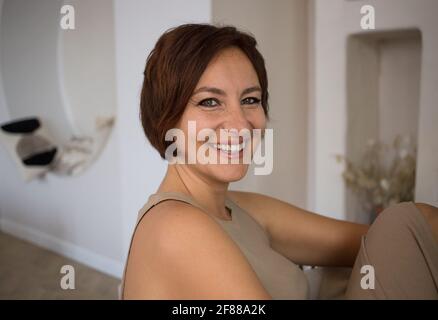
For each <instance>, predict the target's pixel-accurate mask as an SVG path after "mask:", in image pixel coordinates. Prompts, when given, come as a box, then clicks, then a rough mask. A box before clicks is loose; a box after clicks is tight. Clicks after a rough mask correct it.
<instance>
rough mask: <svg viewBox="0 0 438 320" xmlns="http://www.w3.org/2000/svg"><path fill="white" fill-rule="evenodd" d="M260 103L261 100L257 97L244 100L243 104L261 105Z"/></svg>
mask: <svg viewBox="0 0 438 320" xmlns="http://www.w3.org/2000/svg"><path fill="white" fill-rule="evenodd" d="M259 103H260V99H258V98H255V97H248V98H245V99H243V100H242V104H250V105H251V104H252V105H254V104H259Z"/></svg>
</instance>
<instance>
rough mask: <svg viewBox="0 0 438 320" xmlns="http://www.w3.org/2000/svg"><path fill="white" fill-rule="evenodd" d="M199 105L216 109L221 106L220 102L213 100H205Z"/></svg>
mask: <svg viewBox="0 0 438 320" xmlns="http://www.w3.org/2000/svg"><path fill="white" fill-rule="evenodd" d="M198 105H200V106H203V107H216V106H218V105H219V101H217V100H216V99H213V98H208V99H204V100H202V101H201V102H199V103H198Z"/></svg>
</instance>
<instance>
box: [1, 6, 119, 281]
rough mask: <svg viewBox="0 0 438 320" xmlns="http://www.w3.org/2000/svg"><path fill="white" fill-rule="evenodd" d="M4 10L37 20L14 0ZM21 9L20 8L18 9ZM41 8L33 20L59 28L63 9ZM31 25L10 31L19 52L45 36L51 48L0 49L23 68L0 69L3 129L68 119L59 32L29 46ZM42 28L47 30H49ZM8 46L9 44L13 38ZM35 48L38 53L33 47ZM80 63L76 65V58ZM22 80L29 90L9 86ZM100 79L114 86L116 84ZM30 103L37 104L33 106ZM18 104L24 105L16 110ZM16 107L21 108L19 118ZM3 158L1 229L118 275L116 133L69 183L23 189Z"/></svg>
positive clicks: (58, 181) (54, 181)
mask: <svg viewBox="0 0 438 320" xmlns="http://www.w3.org/2000/svg"><path fill="white" fill-rule="evenodd" d="M2 2H3V1H2ZM9 4H12V5H14V6H15V8H14V10H23V13H22V14H23V16H24V18H28V14H32V13H35V12H28V11H26V10H25V9H26V8H27V5H29V3H28V2H15V1H14V2H10V3H9ZM20 4H22V5H24V6H25V7H20V6H19V5H20ZM33 4H36V3H33ZM38 4H41V5H42V8H43V9H47V8H49V10H48V11H44V10H43V11H41V12H39V11H38V13H37V14H36V16H34V17H33V18H32V19H45V18H47V21H48V22H52V23H53V25H54V26H57V25H58V24H57V19H58V15H59V8H60V5H61V2H50V1H49V2H48V1H43V2H40V3H38ZM38 4H36V7H38ZM43 4H44V5H43ZM38 10H40V9H38ZM45 14H49V17H47V16H44V15H45ZM79 14H80V12H79ZM4 17H5V16H3V17H2V18H4ZM24 18H23V19H24ZM32 19H30V20H26V19H24V20H25V22H26V23H23V24H14V25H12V26H11V27H12V28H13V30H12V35H13V34H14V32H15V35H16V37H17V39H15V40H20V41H21V42H19V41H16V43H17V44H18V43H21V44H22V45H26V44H29V41H27V40H31V41H38V37H46V38H45V39H46V41H48V45H47V47H45V46H44V45H43V46H41V48H42V49H44V50H46V51H47V52H41V55H42V56H41V57H40V56H32V55H30V54H29V51H31V50H27V51H26V49H25V48H17V47H15V49H16V50H17V51H16V52H11V50H12V49H14V48H11V47H8V48H7V50H6V47H5V46H4V45H5V43H4V42H2V47H1V52H2V53H5V50H6V52H8V55H9V58H10V59H13V58H14V55H15V57H17V59H18V60H19V61H22V62H23V61H24V64H23V65H21V68H22V69H20V70H17V69H15V70H6V71H5V69H4V68H5V64H4V63H3V64H2V79H3V81H2V82H3V84H5V83H8V85H9V86H8V88H7V89H8V91H7V92H6V93H7V95H6V98H7V99H6V100H5V99H4V97H5V96H4V94H3V91H1V92H2V95H1V99H0V122H5V121H9V120H11V119H12V118H15V117H17V116H20V115H35V114H36V115H40V114H41V115H42V117H43V118H44V116H45V115H46V116H51V115H53V113H52V111H50V110H49V109H48V108H57V109H54V111H53V112H54V113H56V112H58V113H61V116H59V117H58V116H55V117H54V119H58V120H59V119H62V118H63V116H62V113H63V112H65V110H64V109H63V106H62V102H61V101H62V100H61V99H60V98H59V97H60V91H59V86H60V85H61V84H62V79H61V78H59V75H60V74H59V73H58V72H57V61H58V60H57V59H58V56H57V45H58V42H57V39H58V38H57V32H58V31H59V30H56V29H55V30H53V32H52V33H53V36H51V37H47V35H46V34H44V35H40V34H31V36H32V37H34V39H26V36H27V35H28V31H29V30H31V29H32V25H33V23H35V24H37V25H42V23H41V21H39V20H32ZM44 21H45V20H44ZM8 26H9V25H8ZM46 27H47V28H49V29H50V25H49V26H46ZM21 28H23V29H21ZM55 28H56V27H55ZM1 31H4V30H1ZM3 35H4V34H3ZM6 35H10V34H8V33H7V34H6ZM3 40H4V38H3ZM9 40H11V41H12V42H13V40H14V39H9ZM35 45H37V46H38V43H36V44H35ZM34 53H35V52H34ZM26 54H27V55H26ZM45 54H47V56H45ZM77 54H78V55H81V54H82V55H84V59H86V55H87V52H86V51H83V52H77ZM78 58H79V59H80V56H78ZM8 61H11V60H8ZM112 63H113V64H114V63H115V61H114V60H113V61H112ZM46 71H47V72H46ZM26 74H27V75H29V78H31V79H32V81H33V84H32V83H27V85H29V86H30V87H26V86H22V85H20V84H17V83H15V85H14V80H17V79H21V78H23V77H26ZM47 74H49V75H50V78H49V79H46V78H45V75H47ZM39 76H40V77H39ZM102 80H103V81H106V82H108V83H109V84H111V82H112V81H114V77H112V78H111V77H108V78H104V79H102ZM32 85H33V87H32ZM2 89H3V87H2ZM51 96H55V97H57V100H56V101H55V102H54V100H53V99H52V98H51ZM34 97H37V99H33V98H34ZM8 98H9V99H8ZM26 99H27V100H29V101H27V100H26ZM16 102H19V103H21V104H20V105H19V106H17V103H16ZM44 102H50V103H52V104H50V105H49V104H45V103H44ZM17 107H19V108H20V110H19V111H17V109H16V108H17ZM45 108H46V109H45ZM10 117H11V118H10ZM45 118H46V119H47V117H45ZM49 118H50V117H49ZM66 118H67V117H65V118H64V119H66ZM66 123H67V124H66ZM66 123H63V126H64V128H62V126H60V128H58V129H59V130H62V129H64V133H65V135H66V136H68V135H69V134H70V133H71V128H70V127H69V126H68V121H67V122H66ZM56 133H57V132H56ZM5 151H6V150H4V149H3V150H1V152H0V170H1V171H0V172H1V181H2V183H1V186H0V211H1V219H0V226H1V230H2V231H5V232H8V233H12V234H14V235H15V236H18V237H21V238H24V239H27V240H30V241H32V242H34V243H37V244H39V245H41V246H43V247H46V248H49V249H51V250H54V251H57V252H59V253H61V254H64V255H65V256H68V257H71V258H73V259H76V260H78V261H80V262H83V263H85V264H87V265H90V266H92V267H95V268H97V269H99V270H102V271H104V272H107V273H109V274H112V275H120V273H121V269H122V264H121V258H122V256H123V252H122V245H121V244H122V230H121V228H120V225H121V224H122V214H121V202H120V200H119V194H120V193H121V191H120V190H121V189H120V184H119V183H118V181H119V176H120V168H119V159H118V156H117V155H118V150H117V144H116V140H115V138H114V134H113V135H112V137H111V138H110V140H109V143H108V145H107V147H106V148H105V150H104V151H103V153H102V155H101V157H100V158H99V159H98V160H97V162H96V163H95V164H94V165H93V166H92V167H91V168H90V169H89V170H88V171H86V172H85V173H84V174H83V175H81V176H78V177H72V178H62V177H56V176H48V177H47V179H45V180H38V181H32V182H30V183H25V182H23V181H22V180H21V177H20V176H19V172H18V170H16V168H15V165H14V163H13V161H12V159H10V158H9V155H8V154H7V153H6V152H5Z"/></svg>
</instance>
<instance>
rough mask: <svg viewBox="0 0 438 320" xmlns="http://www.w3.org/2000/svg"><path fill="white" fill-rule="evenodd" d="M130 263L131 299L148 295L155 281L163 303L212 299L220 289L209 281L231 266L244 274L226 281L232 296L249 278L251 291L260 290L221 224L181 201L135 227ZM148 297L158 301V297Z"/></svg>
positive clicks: (163, 205)
mask: <svg viewBox="0 0 438 320" xmlns="http://www.w3.org/2000/svg"><path fill="white" fill-rule="evenodd" d="M194 257H195V259H194ZM200 257H202V259H201V258H200ZM128 261H129V262H128V264H127V266H128V267H127V278H126V281H127V288H128V291H129V294H128V297H136V298H138V297H139V296H142V295H143V294H144V295H146V292H147V290H148V289H147V288H148V285H147V284H149V285H150V282H151V281H154V283H156V286H159V287H160V288H161V289H160V290H161V291H162V292H163V297H164V298H168V297H171V296H174V297H177V298H181V297H185V296H187V297H189V298H194V296H192V295H193V294H194V293H195V292H203V294H202V295H201V296H208V295H209V293H208V292H214V289H217V288H220V287H221V285H222V284H221V283H220V281H219V282H217V283H216V282H215V281H213V280H212V279H211V272H212V271H213V273H214V274H216V272H218V273H219V272H220V271H221V270H224V269H226V268H227V267H228V266H229V264H230V263H231V264H232V265H233V266H235V268H234V269H235V270H239V271H240V272H236V274H235V275H233V276H231V275H230V276H229V277H228V278H227V281H228V282H229V283H230V284H229V286H230V289H232V291H236V292H239V290H240V289H239V288H238V287H235V286H234V285H233V284H237V283H238V279H242V277H243V278H248V279H247V280H246V283H248V285H247V286H246V287H247V288H250V289H251V288H253V287H256V286H255V285H254V283H255V280H254V279H252V278H251V269H250V266H249V265H248V263H247V262H246V260H245V258H244V257H243V255H242V253H241V252H240V251H239V248H238V247H237V245H236V244H235V243H234V242H233V241H232V240H231V238H229V237H228V235H227V234H226V232H225V231H224V230H223V229H222V228H221V227H220V225H219V224H218V223H216V222H215V221H214V219H212V218H211V217H210V216H208V215H207V214H205V213H204V212H203V211H201V210H200V209H198V208H196V207H194V206H191V205H190V204H187V203H184V202H181V201H174V200H168V201H164V202H162V203H160V204H159V205H156V206H154V207H153V208H151V209H150V211H148V213H147V214H146V215H145V217H144V219H142V220H141V221H140V222H139V224H138V226H137V228H136V231H135V233H134V237H133V242H132V247H131V251H130V254H129V258H128ZM152 278H153V280H151V279H152ZM176 284H180V285H181V286H178V287H175V285H176ZM144 288H146V289H144ZM227 291H230V290H227ZM259 291H260V290H259ZM230 292H231V291H230ZM147 294H148V295H149V296H152V297H154V298H156V295H155V294H154V293H147ZM211 294H212V295H213V296H214V295H215V294H217V293H211ZM236 294H237V293H236ZM219 297H221V298H223V297H225V295H224V296H219ZM196 298H200V296H199V297H198V296H196ZM215 298H217V296H215Z"/></svg>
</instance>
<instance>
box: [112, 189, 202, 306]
mask: <svg viewBox="0 0 438 320" xmlns="http://www.w3.org/2000/svg"><path fill="white" fill-rule="evenodd" d="M165 200H177V201H182V202H186V203H188V204H191V205H193V206H195V207H197V208H199V209H201V210H203V211H204V212H207V211H206V210H205V208H203V207H202V206H201V205H200V204H199V203H197V202H196V201H195V200H194V199H193V198H192V197H190V196H188V195H186V194H184V193H180V192H160V193H154V194H152V195H151V196H150V197H149V200H148V202H146V204H145V205H144V206H143V207H142V208H141V209H140V210H139V212H138V217H137V222H136V224H135V227H134V233H135V229H137V226H138V224H139V223H140V221H141V219H142V218H143V217H144V215H145V214H146V213H147V212H148V211H149V210H150V209H152V208H153V207H154V206H156V205H157V204H159V203H160V202H162V201H165ZM132 239H133V238H131V242H130V244H129V250H128V256H127V258H126V263H125V268H124V270H123V278H122V283H121V285H120V286H119V297H120V298H121V299H123V291H124V287H125V274H126V267H127V263H128V258H129V254H130V252H131V246H132Z"/></svg>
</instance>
